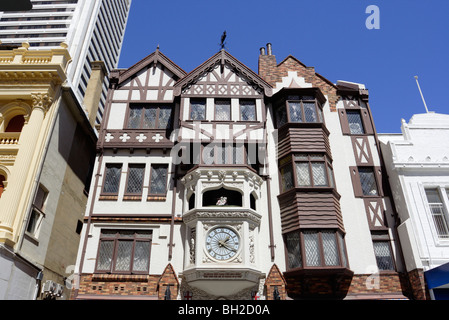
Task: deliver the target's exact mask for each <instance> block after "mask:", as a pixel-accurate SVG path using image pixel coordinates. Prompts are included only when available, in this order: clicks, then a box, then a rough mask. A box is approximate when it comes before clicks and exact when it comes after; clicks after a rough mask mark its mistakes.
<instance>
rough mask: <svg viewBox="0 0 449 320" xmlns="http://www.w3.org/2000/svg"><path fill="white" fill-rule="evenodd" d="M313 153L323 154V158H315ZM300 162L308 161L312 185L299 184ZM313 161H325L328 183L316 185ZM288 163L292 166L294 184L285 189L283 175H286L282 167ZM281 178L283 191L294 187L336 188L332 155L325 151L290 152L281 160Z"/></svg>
mask: <svg viewBox="0 0 449 320" xmlns="http://www.w3.org/2000/svg"><path fill="white" fill-rule="evenodd" d="M312 155H317V156H321V159H314V158H313V157H312ZM300 156H304V157H307V160H301V159H298V158H299V157H300ZM298 163H307V168H308V174H309V179H310V185H300V184H299V181H298V168H297V164H298ZM313 163H323V164H324V169H325V174H326V181H327V185H322V186H321V185H315V180H314V177H313V169H312V167H313ZM287 165H290V168H291V172H292V181H293V186H292V187H291V188H288V189H284V188H283V185H284V182H283V176H284V175H283V174H282V169H284V168H285V167H286V166H287ZM279 178H280V181H279V183H280V186H281V193H283V192H287V191H288V190H291V189H294V188H296V189H303V188H313V189H314V190H318V189H329V188H331V189H335V190H336V184H335V176H334V169H333V165H332V161H331V159H330V157H329V156H328V155H327V154H326V153H323V152H307V153H306V152H304V153H294V154H290V155H288V156H286V157H283V158H282V159H280V160H279Z"/></svg>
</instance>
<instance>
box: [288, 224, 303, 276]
mask: <svg viewBox="0 0 449 320" xmlns="http://www.w3.org/2000/svg"><path fill="white" fill-rule="evenodd" d="M286 247H287V255H288V267H289V269H294V268H299V267H301V266H302V257H301V242H300V240H299V232H292V233H288V234H287V236H286Z"/></svg>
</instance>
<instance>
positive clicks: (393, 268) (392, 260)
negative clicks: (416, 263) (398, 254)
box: [373, 239, 396, 272]
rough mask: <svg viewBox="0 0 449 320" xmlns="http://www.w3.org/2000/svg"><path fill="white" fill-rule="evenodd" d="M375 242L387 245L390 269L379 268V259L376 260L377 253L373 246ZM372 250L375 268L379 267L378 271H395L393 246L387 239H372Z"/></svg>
mask: <svg viewBox="0 0 449 320" xmlns="http://www.w3.org/2000/svg"><path fill="white" fill-rule="evenodd" d="M377 243H384V244H386V245H387V248H388V251H389V254H390V255H389V259H391V269H384V268H382V269H381V268H380V266H379V261H378V255H377V253H376V248H375V244H377ZM373 252H374V257H375V259H376V265H377V268H378V269H379V272H391V271H396V262H395V259H394V254H393V247H392V246H391V241H390V240H388V239H373Z"/></svg>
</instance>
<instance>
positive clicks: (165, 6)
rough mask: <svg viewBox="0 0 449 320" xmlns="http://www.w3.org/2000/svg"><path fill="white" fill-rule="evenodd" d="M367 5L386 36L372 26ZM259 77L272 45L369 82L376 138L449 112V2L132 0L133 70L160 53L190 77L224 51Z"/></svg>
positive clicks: (327, 73) (129, 58)
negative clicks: (428, 114)
mask: <svg viewBox="0 0 449 320" xmlns="http://www.w3.org/2000/svg"><path fill="white" fill-rule="evenodd" d="M369 5H376V6H377V7H378V8H379V10H380V29H377V30H376V29H373V30H369V29H367V28H366V26H365V21H366V19H367V18H368V17H369V16H370V14H367V13H365V11H366V8H367V7H368V6H369ZM224 30H226V32H227V39H226V40H227V41H226V42H227V45H226V48H227V50H228V52H229V53H230V54H232V55H233V56H234V57H236V58H237V59H238V60H240V61H241V62H242V63H244V64H245V65H247V66H248V67H249V68H251V69H252V70H253V71H255V72H257V61H258V56H259V48H260V47H263V46H265V45H266V43H268V42H270V43H272V46H273V54H274V55H276V58H277V61H278V62H281V61H282V60H283V59H284V58H285V57H287V56H288V55H290V54H291V55H293V56H295V57H296V58H297V59H299V60H300V61H302V62H303V63H304V64H305V65H307V66H311V67H315V70H316V72H318V73H320V74H321V75H323V76H324V77H326V78H327V79H329V80H330V81H332V82H334V83H336V82H337V80H346V81H352V82H359V83H364V84H365V85H366V87H367V88H368V89H369V92H370V106H371V110H372V112H373V115H374V121H375V125H376V128H377V131H378V132H379V133H395V132H400V125H401V119H402V118H404V119H405V120H407V121H409V119H410V118H411V116H412V115H413V114H416V113H424V112H425V108H424V106H423V103H422V100H421V96H420V94H419V91H418V88H417V85H416V82H415V79H414V76H415V75H418V77H419V83H420V86H421V89H422V91H423V94H424V97H425V99H426V102H427V106H428V108H429V110H430V111H435V112H439V113H449V102H448V101H447V99H446V96H447V93H448V92H449V0H313V1H312V0H308V1H305V0H277V1H272V0H271V1H268V0H257V1H255V0H227V1H216V0H194V1H185V0H167V1H149V0H132V6H131V13H130V17H129V20H128V25H127V29H126V33H125V40H124V44H123V48H122V52H121V57H120V61H119V68H128V67H130V66H132V65H133V64H135V63H136V62H138V61H140V60H141V59H143V58H144V57H146V56H147V55H149V54H150V53H152V52H153V51H155V50H156V47H157V45H159V46H160V50H161V52H162V53H164V54H165V55H166V56H168V57H169V58H170V59H171V60H173V62H175V63H176V64H177V65H179V66H180V67H181V68H182V69H184V70H185V71H186V72H190V71H191V70H193V69H194V68H195V67H197V66H198V65H200V64H201V63H202V62H204V61H205V60H206V59H208V58H209V57H211V56H212V55H213V54H215V53H216V52H218V51H219V50H220V48H219V43H220V37H221V34H222V33H223V31H224Z"/></svg>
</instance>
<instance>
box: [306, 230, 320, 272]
mask: <svg viewBox="0 0 449 320" xmlns="http://www.w3.org/2000/svg"><path fill="white" fill-rule="evenodd" d="M304 250H305V256H306V265H307V266H309V267H317V266H320V265H321V254H320V246H319V243H318V233H317V232H315V231H304Z"/></svg>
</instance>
